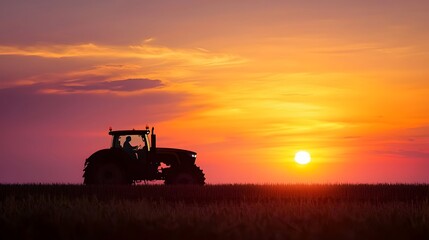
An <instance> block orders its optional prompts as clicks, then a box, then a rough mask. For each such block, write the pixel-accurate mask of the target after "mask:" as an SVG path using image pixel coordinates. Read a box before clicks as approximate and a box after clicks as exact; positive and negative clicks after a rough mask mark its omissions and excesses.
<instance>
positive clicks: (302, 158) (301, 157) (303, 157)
mask: <svg viewBox="0 0 429 240" xmlns="http://www.w3.org/2000/svg"><path fill="white" fill-rule="evenodd" d="M310 161H311V156H310V153H308V152H307V151H298V152H297V153H296V154H295V162H296V163H298V164H301V165H305V164H308V163H309V162H310Z"/></svg>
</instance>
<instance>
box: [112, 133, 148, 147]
mask: <svg viewBox="0 0 429 240" xmlns="http://www.w3.org/2000/svg"><path fill="white" fill-rule="evenodd" d="M128 137H130V138H131V140H130V141H129V143H130V144H131V146H133V147H138V148H139V149H141V148H143V147H145V146H146V144H145V141H144V138H145V136H140V135H124V136H119V138H118V142H119V143H118V144H119V145H120V146H121V147H124V143H125V142H126V141H127V138H128ZM128 139H129V138H128Z"/></svg>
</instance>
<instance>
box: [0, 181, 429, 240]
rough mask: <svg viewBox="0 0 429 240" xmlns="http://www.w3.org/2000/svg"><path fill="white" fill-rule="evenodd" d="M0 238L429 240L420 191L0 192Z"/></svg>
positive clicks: (31, 188) (30, 188)
mask: <svg viewBox="0 0 429 240" xmlns="http://www.w3.org/2000/svg"><path fill="white" fill-rule="evenodd" d="M0 239H429V185H423V184H422V185H401V184H395V185H387V184H382V185H346V184H339V185H208V186H204V187H198V186H164V185H142V186H125V187H122V186H115V187H93V186H81V185H0Z"/></svg>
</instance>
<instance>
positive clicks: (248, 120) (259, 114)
mask: <svg viewBox="0 0 429 240" xmlns="http://www.w3.org/2000/svg"><path fill="white" fill-rule="evenodd" d="M428 12H429V2H428V1H425V0H407V1H405V0H391V1H374V0H361V1H351V0H324V1H320V0H309V1H298V0H296V1H295V0H283V1H280V0H278V1H277V0H272V1H262V0H261V1H257V0H247V1H230V0H219V1H209V0H203V1H201V0H187V1H167V0H161V1H137V0H127V1H123V0H105V1H92V0H85V1H84V0H76V1H54V0H40V1H30V0H27V1H26V0H22V1H7V0H3V1H0V31H1V33H0V131H1V133H2V136H3V137H2V138H1V140H0V183H82V181H83V179H82V173H83V172H82V169H83V164H84V161H85V159H86V158H87V157H89V156H90V155H91V154H92V153H93V152H95V151H96V150H98V149H102V148H108V147H109V144H110V141H111V139H110V136H109V135H108V129H109V127H112V128H113V129H132V128H135V129H139V128H142V129H144V128H145V126H146V125H149V126H154V127H155V129H156V133H157V144H158V146H163V147H175V148H183V149H189V150H193V151H196V152H198V157H197V164H198V165H199V166H200V167H201V168H202V169H203V170H204V172H205V174H206V178H207V183H211V184H217V183H398V182H400V183H428V182H429V174H428V173H429V98H428V93H429V67H428V64H429V31H428V29H429V15H428V14H427V13H428ZM299 150H306V151H308V152H309V153H310V154H311V157H312V161H311V163H310V164H308V165H305V166H301V165H299V164H297V163H295V162H294V154H295V153H296V152H297V151H299Z"/></svg>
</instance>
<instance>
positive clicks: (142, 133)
mask: <svg viewBox="0 0 429 240" xmlns="http://www.w3.org/2000/svg"><path fill="white" fill-rule="evenodd" d="M151 133H152V134H151ZM109 135H111V136H112V146H111V148H119V149H120V148H124V145H125V142H126V141H127V139H129V138H130V139H131V140H130V141H128V142H129V144H130V145H131V146H135V147H138V150H143V149H145V150H146V151H148V152H149V151H155V148H156V135H155V134H154V128H152V132H151V131H149V129H146V130H134V129H133V130H117V131H112V130H110V131H109ZM151 143H153V144H151Z"/></svg>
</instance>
